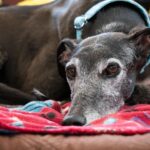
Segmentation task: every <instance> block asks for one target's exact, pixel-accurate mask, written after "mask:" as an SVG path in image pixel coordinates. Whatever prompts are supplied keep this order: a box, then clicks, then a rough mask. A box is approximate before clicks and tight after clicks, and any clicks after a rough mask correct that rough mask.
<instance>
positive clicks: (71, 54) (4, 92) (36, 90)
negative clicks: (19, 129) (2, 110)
mask: <svg viewBox="0 0 150 150" xmlns="http://www.w3.org/2000/svg"><path fill="white" fill-rule="evenodd" d="M98 2H100V0H90V1H88V2H87V0H82V1H81V0H59V1H55V2H53V3H51V4H46V5H42V6H32V7H30V6H28V7H17V6H14V7H4V8H1V9H0V33H1V36H0V67H1V71H0V81H1V82H0V97H1V103H3V104H24V103H27V102H29V101H32V100H36V99H38V100H44V99H48V98H51V99H55V100H61V99H65V98H66V97H69V94H70V90H69V87H68V84H67V82H68V83H69V86H70V89H71V99H72V106H71V109H70V111H69V113H68V115H67V116H66V118H65V119H64V122H63V124H64V125H84V124H87V123H88V122H90V121H92V120H94V119H96V118H98V117H103V116H104V115H106V114H109V113H113V112H116V111H117V110H118V109H119V108H120V107H121V106H122V105H123V104H124V102H125V99H127V100H128V99H130V98H131V97H132V99H133V100H132V101H130V100H129V103H132V104H133V103H138V102H137V101H135V102H134V97H137V96H138V94H140V93H141V92H142V91H144V92H148V89H147V86H144V87H143V86H139V87H138V86H135V84H136V83H137V81H136V77H137V78H138V79H139V81H140V82H144V81H145V80H146V79H147V78H148V75H149V73H148V71H147V70H149V69H148V67H147V68H146V71H145V72H144V74H142V75H139V77H138V75H137V74H138V68H140V67H141V66H143V64H144V63H145V62H146V54H147V55H148V52H147V53H146V54H145V56H144V55H143V54H141V55H140V54H139V57H137V58H140V56H141V57H142V58H144V59H139V63H136V62H137V61H135V62H134V63H133V61H134V58H136V57H134V54H135V55H136V54H137V53H136V52H135V50H134V49H135V47H136V46H135V45H134V44H133V43H134V42H131V41H134V40H129V39H134V38H129V37H138V39H141V40H142V41H143V42H144V43H145V45H143V47H148V46H149V45H148V42H149V41H148V35H147V34H146V33H147V32H146V31H147V30H148V29H143V30H142V31H138V29H137V28H136V29H134V28H135V27H137V26H139V27H140V29H141V28H146V25H145V21H144V20H143V18H142V17H141V15H140V14H139V12H138V11H136V10H135V9H134V8H132V7H130V6H128V5H122V4H117V5H113V7H112V6H111V7H108V8H107V9H104V10H103V11H102V12H101V13H98V14H97V16H95V18H93V19H92V20H91V22H90V23H89V24H87V26H86V27H85V28H84V30H83V39H85V38H87V37H90V36H92V35H95V37H91V38H88V39H85V40H83V41H81V43H79V44H78V42H77V41H76V40H74V39H75V30H74V28H73V22H74V19H75V17H77V16H79V15H81V14H83V13H84V12H85V11H86V10H88V9H89V8H90V7H91V6H93V5H95V4H97V3H98ZM118 14H119V15H118ZM106 16H109V17H106ZM127 22H128V24H127ZM135 30H136V32H135ZM129 33H130V34H129ZM140 33H141V34H140ZM142 33H143V34H142ZM145 34H146V35H147V36H146V37H145V38H142V37H143V36H144V35H145ZM131 35H132V36H131ZM136 35H141V36H142V37H141V36H140V37H139V36H136ZM109 36H110V37H111V39H110V40H108V39H107V38H105V37H109ZM66 37H69V38H70V39H65V38H66ZM71 39H72V40H71ZM125 39H126V40H125ZM135 39H136V38H135ZM93 41H94V42H93ZM137 41H138V40H137ZM92 42H93V43H95V44H92ZM116 42H119V45H118V46H117V44H118V43H116ZM138 42H139V41H138ZM58 43H59V44H58ZM90 43H91V44H90ZM130 43H131V44H130ZM135 43H136V40H135ZM107 44H108V46H107ZM100 46H101V47H103V50H102V51H99V52H97V49H98V47H100ZM119 46H120V50H119V51H116V48H118V47H119ZM124 46H125V47H124ZM92 47H93V48H92ZM115 47H116V48H115ZM123 47H124V48H123ZM141 47H142V46H141ZM126 48H127V49H128V53H126V52H125V49H126ZM82 49H83V50H82ZM84 49H88V50H87V51H85V50H84ZM91 49H94V51H93V52H92V50H91ZM104 49H105V50H106V51H105V50H104ZM145 49H146V48H145ZM109 50H110V52H111V53H108V54H110V55H111V57H112V59H111V60H109V57H106V59H105V60H104V62H107V63H108V67H110V70H109V68H108V72H107V69H106V73H104V74H105V75H106V78H105V80H104V78H103V79H102V76H101V74H102V73H103V70H104V69H105V68H107V66H105V65H104V62H103V61H102V60H99V57H98V56H99V55H101V54H102V55H104V54H105V53H106V52H108V51H109ZM94 52H96V54H95V53H94ZM117 52H118V53H119V52H121V53H124V57H123V56H121V55H119V54H118V53H117ZM93 53H94V54H93ZM103 53H104V54H103ZM106 54H107V53H106ZM86 55H88V56H89V58H88V57H87V58H86ZM114 55H115V56H114ZM106 56H107V55H106ZM82 57H83V58H82ZM84 57H85V58H84ZM76 58H77V59H76ZM100 58H102V57H100ZM104 58H105V55H104ZM81 60H82V61H81ZM85 60H86V61H85ZM135 60H136V59H135ZM81 62H82V63H81ZM71 63H72V64H71ZM107 63H106V64H107ZM111 63H112V64H111ZM128 63H129V64H130V63H131V64H132V63H133V65H131V68H132V67H133V68H132V69H129V68H127V65H128ZM140 63H141V65H140ZM81 64H82V65H81ZM92 64H93V65H94V64H95V65H96V64H97V65H98V64H101V65H100V66H101V67H99V69H100V70H99V73H98V76H99V78H98V77H97V75H96V70H97V68H96V67H95V72H94V71H93V69H94V66H93V67H92ZM135 64H138V65H135ZM79 65H81V66H80V67H79ZM109 65H110V66H109ZM77 66H78V69H79V70H76V69H77V68H76V67H77ZM136 66H137V67H136ZM80 69H81V70H80ZM134 69H135V70H134ZM111 70H112V72H113V73H114V74H115V70H116V71H118V74H117V73H116V75H114V78H112V77H110V79H109V80H108V79H107V73H109V71H110V72H111ZM125 70H126V71H125ZM129 70H131V73H130V75H128V71H129ZM79 71H80V73H81V75H82V77H81V76H76V75H77V74H78V72H79ZM66 76H67V80H66ZM115 77H116V78H115ZM118 78H119V79H118ZM75 79H77V80H75ZM107 81H108V82H107ZM119 81H120V82H119ZM114 82H116V84H113V83H114ZM121 82H122V84H121ZM104 83H105V84H104ZM98 85H99V86H98ZM118 86H120V87H119V88H118ZM108 87H109V88H108ZM139 88H141V89H142V90H140V92H139ZM107 89H108V90H107ZM96 91H97V92H96ZM112 91H113V93H111V92H112ZM144 92H142V93H144ZM113 94H114V95H113ZM117 94H118V95H117ZM141 95H142V94H141ZM105 96H107V97H105ZM142 96H143V95H142ZM142 96H141V97H142ZM145 96H146V95H144V97H143V98H142V99H140V100H141V103H144V102H146V101H145V100H146V97H145ZM144 98H145V100H143V99H144ZM147 98H148V97H147ZM105 100H106V101H105ZM142 100H143V101H142ZM139 103H140V101H139ZM91 112H92V115H91Z"/></svg>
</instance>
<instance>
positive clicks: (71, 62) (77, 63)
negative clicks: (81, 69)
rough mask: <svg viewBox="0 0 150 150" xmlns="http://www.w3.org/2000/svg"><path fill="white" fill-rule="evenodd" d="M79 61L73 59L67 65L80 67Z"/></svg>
mask: <svg viewBox="0 0 150 150" xmlns="http://www.w3.org/2000/svg"><path fill="white" fill-rule="evenodd" d="M79 62H80V61H79V59H78V58H72V59H71V60H70V61H69V62H68V63H67V64H66V67H68V66H70V65H76V66H78V65H79Z"/></svg>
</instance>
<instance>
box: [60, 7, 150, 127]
mask: <svg viewBox="0 0 150 150" xmlns="http://www.w3.org/2000/svg"><path fill="white" fill-rule="evenodd" d="M117 14H118V15H117ZM106 16H109V17H106ZM97 17H98V18H99V19H96V20H95V22H96V21H97V25H95V28H96V29H98V33H97V34H96V35H94V36H92V37H88V38H85V39H83V40H82V41H81V42H78V41H76V40H74V39H64V40H63V41H62V42H61V43H60V45H59V48H58V52H59V51H61V55H59V62H60V63H61V64H62V66H63V65H64V67H65V72H66V77H67V81H68V84H69V86H70V89H71V99H72V104H71V108H70V110H69V112H68V114H67V115H66V116H65V119H64V121H63V124H64V125H85V124H88V123H90V122H91V121H94V120H95V119H98V118H101V117H104V116H105V115H107V114H111V113H115V112H117V111H118V110H119V109H120V108H121V107H122V106H123V105H124V104H125V103H127V104H132V105H133V104H138V103H149V100H150V93H149V92H150V85H149V83H150V82H149V79H148V78H149V74H150V67H149V66H148V67H146V70H145V72H144V73H143V74H141V73H140V72H141V70H142V68H143V66H144V65H145V64H146V62H147V59H148V56H149V55H150V28H147V27H146V26H145V23H144V22H143V20H142V18H141V17H140V16H138V13H137V12H136V11H135V10H134V9H132V8H131V7H129V6H127V5H121V4H118V5H113V7H112V6H110V7H107V8H105V10H103V11H101V13H100V14H98V16H97ZM131 18H132V19H131ZM83 35H84V34H83ZM146 79H147V80H146ZM144 80H145V82H144Z"/></svg>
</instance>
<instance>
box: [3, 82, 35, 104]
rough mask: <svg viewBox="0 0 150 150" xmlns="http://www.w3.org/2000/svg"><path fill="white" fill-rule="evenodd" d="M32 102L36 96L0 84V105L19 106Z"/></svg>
mask: <svg viewBox="0 0 150 150" xmlns="http://www.w3.org/2000/svg"><path fill="white" fill-rule="evenodd" d="M32 100H36V96H34V95H32V94H31V95H30V94H26V93H24V92H22V91H20V90H18V89H15V88H12V87H9V86H7V85H5V84H3V83H0V103H2V104H14V105H17V104H19V105H20V104H25V103H27V102H30V101H32Z"/></svg>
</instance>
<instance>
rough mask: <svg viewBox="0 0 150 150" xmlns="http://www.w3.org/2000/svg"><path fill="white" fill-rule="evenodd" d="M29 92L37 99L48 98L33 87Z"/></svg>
mask: <svg viewBox="0 0 150 150" xmlns="http://www.w3.org/2000/svg"><path fill="white" fill-rule="evenodd" d="M31 93H32V95H33V96H34V97H35V98H36V99H37V100H47V99H48V97H47V96H46V95H44V94H43V93H42V92H40V91H39V90H38V89H35V88H34V89H33V90H32V92H31Z"/></svg>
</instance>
